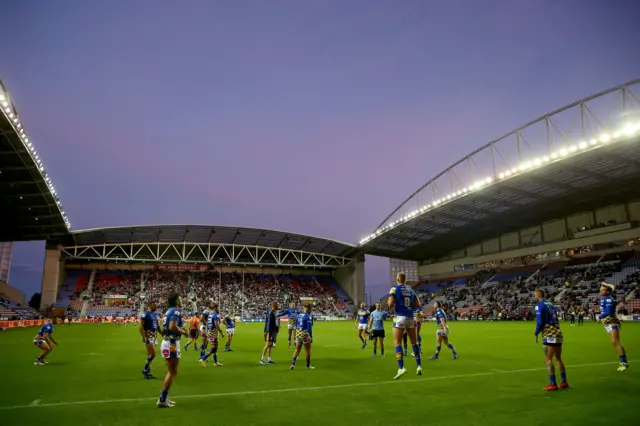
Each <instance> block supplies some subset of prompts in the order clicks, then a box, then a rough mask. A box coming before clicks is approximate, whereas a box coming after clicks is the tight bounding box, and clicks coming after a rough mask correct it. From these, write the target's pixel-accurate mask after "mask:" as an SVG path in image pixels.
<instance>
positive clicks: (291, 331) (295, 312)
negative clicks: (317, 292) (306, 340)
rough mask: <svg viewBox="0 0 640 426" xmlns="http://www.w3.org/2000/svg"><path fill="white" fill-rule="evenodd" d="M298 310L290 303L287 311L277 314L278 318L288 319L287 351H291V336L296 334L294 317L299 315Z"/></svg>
mask: <svg viewBox="0 0 640 426" xmlns="http://www.w3.org/2000/svg"><path fill="white" fill-rule="evenodd" d="M300 313H301V312H300V310H299V309H298V308H296V304H295V303H294V302H292V303H291V304H290V305H289V307H288V308H287V309H285V310H284V311H282V312H280V313H279V314H278V318H280V317H288V318H289V321H288V324H287V334H288V335H287V341H288V342H289V349H291V336H292V335H293V334H295V333H296V317H297V316H298V314H300Z"/></svg>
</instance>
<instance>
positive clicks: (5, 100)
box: [0, 88, 71, 230]
mask: <svg viewBox="0 0 640 426" xmlns="http://www.w3.org/2000/svg"><path fill="white" fill-rule="evenodd" d="M0 105H1V106H2V109H1V110H2V112H3V113H4V115H5V116H6V117H7V119H8V120H9V123H11V125H12V126H13V129H14V131H15V132H16V134H17V135H18V137H19V138H20V141H21V142H22V144H23V145H24V147H25V148H26V151H27V152H28V153H29V154H30V155H31V157H32V158H33V160H34V162H35V163H36V164H37V165H38V167H37V168H38V171H39V172H40V175H41V176H42V178H43V180H44V181H45V184H46V185H47V187H48V188H49V192H50V193H51V195H52V196H53V198H54V200H55V201H56V203H55V204H56V205H57V206H58V210H59V211H60V215H61V216H62V219H63V220H64V223H65V225H66V227H67V230H71V222H70V221H69V219H68V218H67V214H66V213H65V211H64V209H63V208H62V204H61V203H60V200H59V198H58V193H57V192H56V189H55V187H54V186H53V183H52V182H51V179H50V178H49V176H48V175H47V172H46V171H45V168H44V166H43V165H42V161H41V160H40V156H39V155H38V153H37V152H36V148H35V147H34V146H33V143H32V142H31V141H30V140H29V137H28V136H27V133H26V132H25V130H24V126H23V125H22V122H21V121H20V117H19V115H18V112H17V111H16V108H15V107H14V106H13V103H12V102H11V99H10V96H9V94H8V93H6V92H4V91H3V89H2V88H0ZM36 220H37V218H36Z"/></svg>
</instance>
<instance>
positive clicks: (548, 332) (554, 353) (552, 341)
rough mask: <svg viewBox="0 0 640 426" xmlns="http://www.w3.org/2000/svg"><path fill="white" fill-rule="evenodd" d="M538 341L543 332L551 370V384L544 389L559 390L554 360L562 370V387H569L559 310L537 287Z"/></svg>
mask: <svg viewBox="0 0 640 426" xmlns="http://www.w3.org/2000/svg"><path fill="white" fill-rule="evenodd" d="M536 300H537V301H538V303H537V304H536V332H535V336H536V343H538V335H539V334H540V333H542V345H543V346H544V348H543V351H544V360H545V362H546V364H547V371H548V372H549V385H548V386H547V387H546V388H544V389H543V390H544V391H557V390H558V385H557V384H556V369H555V365H554V363H553V360H554V358H555V360H556V361H557V362H558V369H559V370H560V377H561V380H562V381H561V382H560V386H559V387H560V388H561V389H564V388H568V387H569V384H568V383H567V373H566V372H565V367H564V362H562V341H563V336H562V331H560V322H559V321H558V310H557V309H556V307H555V306H553V304H552V303H551V302H549V301H547V300H545V293H544V290H543V289H541V288H537V289H536Z"/></svg>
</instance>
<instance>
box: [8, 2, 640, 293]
mask: <svg viewBox="0 0 640 426" xmlns="http://www.w3.org/2000/svg"><path fill="white" fill-rule="evenodd" d="M638 22H640V6H638V4H637V2H636V1H633V0H629V1H624V0H615V1H601V0H562V1H524V0H522V1H520V0H502V1H493V0H483V1H478V0H476V1H462V0H455V1H448V2H442V1H431V0H423V1H421V0H413V1H400V0H387V1H377V0H348V1H345V0H340V1H325V0H317V1H316V0H313V1H311V0H310V1H298V0H295V1H294V0H291V1H284V0H283V1H277V0H276V1H266V0H253V1H250V0H242V1H213V0H206V1H196V0H191V1H189V2H175V1H159V0H113V1H86V0H63V1H58V2H51V1H44V0H38V1H36V0H32V1H28V2H26V1H18V0H13V1H12V0H8V1H7V2H6V3H3V5H2V26H1V27H0V36H1V37H0V51H1V52H2V60H1V61H0V64H1V67H0V73H1V74H0V75H1V76H2V78H3V80H4V82H5V83H6V85H7V86H8V88H9V90H10V91H11V93H12V95H13V98H14V100H15V101H16V104H17V107H18V111H19V113H20V115H21V117H22V120H23V122H24V123H25V127H26V129H27V132H28V134H29V136H30V138H31V139H32V140H33V141H34V143H35V145H36V147H37V149H38V150H39V153H40V156H41V158H42V159H43V161H44V163H45V166H46V167H47V168H48V170H49V173H50V175H51V176H52V179H53V182H54V184H55V185H56V187H57V189H58V192H59V194H60V195H61V197H62V201H63V202H64V205H65V207H66V211H67V213H68V214H69V216H70V218H71V221H72V224H73V226H74V228H75V229H81V228H93V227H102V226H117V225H137V224H164V223H167V224H170V223H194V224H218V225H245V226H255V227H265V228H275V229H282V230H286V231H292V232H299V233H304V234H311V235H317V236H324V237H329V238H336V239H339V240H345V241H349V242H356V241H358V240H359V239H360V238H361V237H362V236H364V235H366V234H368V233H369V232H371V231H372V230H373V229H374V228H375V226H377V224H378V223H379V222H380V221H381V220H382V219H383V218H384V217H385V216H386V215H387V214H388V213H390V212H391V210H392V209H393V208H395V207H396V205H397V204H398V203H400V202H401V201H402V200H404V198H406V196H407V195H409V194H410V193H411V192H413V191H414V190H415V189H416V188H417V187H418V186H420V185H421V184H422V183H424V182H426V181H427V180H428V179H429V178H430V177H432V176H433V175H435V174H436V173H438V172H439V171H441V170H442V169H444V168H445V167H446V166H448V165H449V164H451V163H453V162H454V161H456V160H457V159H459V158H460V157H462V156H464V155H465V154H467V153H469V152H470V151H472V150H473V149H475V148H477V147H478V146H480V145H483V144H485V143H486V142H488V141H489V140H491V139H493V138H495V137H497V136H499V135H501V134H504V133H506V132H507V131H509V130H512V129H513V128H515V127H517V126H519V125H521V124H523V123H525V122H527V121H529V120H531V119H533V118H536V117H538V116H540V115H542V114H544V113H546V112H549V111H551V110H552V109H555V108H557V107H560V106H562V105H565V104H568V103H570V102H573V101H575V100H577V99H579V98H582V97H584V96H587V95H590V94H592V93H594V92H597V91H600V90H603V89H606V88H609V87H611V86H614V85H616V84H620V83H623V82H625V81H628V80H631V79H633V78H636V77H639V76H640V56H639V55H638V46H639V45H640V31H638ZM13 262H14V263H13V268H12V271H11V276H12V278H11V283H12V284H13V285H15V286H17V287H18V288H20V289H22V290H23V291H24V292H25V293H26V294H27V297H29V296H30V295H31V294H32V293H33V292H35V291H39V289H40V285H41V273H42V263H43V244H42V243H41V242H40V243H20V244H17V245H16V247H15V253H14V258H13ZM366 271H367V274H366V280H367V287H368V289H369V290H370V291H371V292H372V293H373V294H374V296H376V297H379V296H380V295H381V293H382V292H384V291H385V290H386V289H387V287H388V286H389V270H388V261H387V260H386V259H378V258H372V257H369V258H368V259H367V269H366Z"/></svg>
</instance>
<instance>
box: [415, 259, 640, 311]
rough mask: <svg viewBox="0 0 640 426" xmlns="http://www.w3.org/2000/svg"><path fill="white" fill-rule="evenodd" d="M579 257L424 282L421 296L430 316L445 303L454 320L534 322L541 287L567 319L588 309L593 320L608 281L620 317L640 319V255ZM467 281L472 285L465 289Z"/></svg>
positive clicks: (468, 284) (421, 284) (419, 285)
mask: <svg viewBox="0 0 640 426" xmlns="http://www.w3.org/2000/svg"><path fill="white" fill-rule="evenodd" d="M574 253H578V254H574V255H573V256H571V257H569V258H567V259H564V260H562V261H557V262H554V263H552V264H538V265H528V266H520V267H513V268H498V269H496V270H492V271H480V272H478V273H477V274H475V275H474V276H470V277H465V278H464V279H463V278H458V279H456V280H451V279H449V280H446V279H445V280H434V281H430V282H429V281H423V282H421V283H419V284H418V286H417V287H416V290H417V292H418V294H419V295H420V297H421V299H422V300H423V303H425V304H426V305H427V307H426V312H428V313H429V312H431V310H432V308H431V307H430V305H431V304H432V303H433V302H435V301H439V302H442V303H444V304H445V305H447V307H448V310H449V313H450V314H452V315H454V316H461V317H464V316H471V317H473V318H479V317H482V318H486V319H492V320H494V319H532V313H531V309H532V307H533V305H534V304H535V294H534V290H535V289H536V288H538V287H540V288H544V289H545V291H546V292H547V294H548V295H549V296H548V297H549V298H550V299H551V300H553V301H554V302H555V303H557V304H558V305H559V306H560V308H561V311H562V312H563V313H566V312H569V311H570V310H575V309H578V308H580V307H583V308H584V309H585V311H586V312H588V313H590V314H591V315H592V318H593V314H595V313H596V312H598V310H599V307H598V300H599V288H600V283H601V282H602V281H606V282H608V283H611V284H614V285H615V286H616V297H617V299H618V300H619V301H620V304H619V306H618V310H619V311H620V312H622V313H628V314H637V313H640V299H638V298H637V297H638V296H639V295H640V293H639V292H638V282H639V280H640V252H637V251H634V250H622V251H614V252H610V253H604V254H603V253H600V254H589V253H588V252H587V253H586V254H585V253H584V252H581V251H579V250H576V251H575V252H574ZM487 275H490V276H491V277H490V278H489V279H488V280H486V281H484V282H483V280H482V279H478V276H483V277H486V276H487ZM465 281H466V282H467V284H466V285H461V284H460V283H462V282H465Z"/></svg>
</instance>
